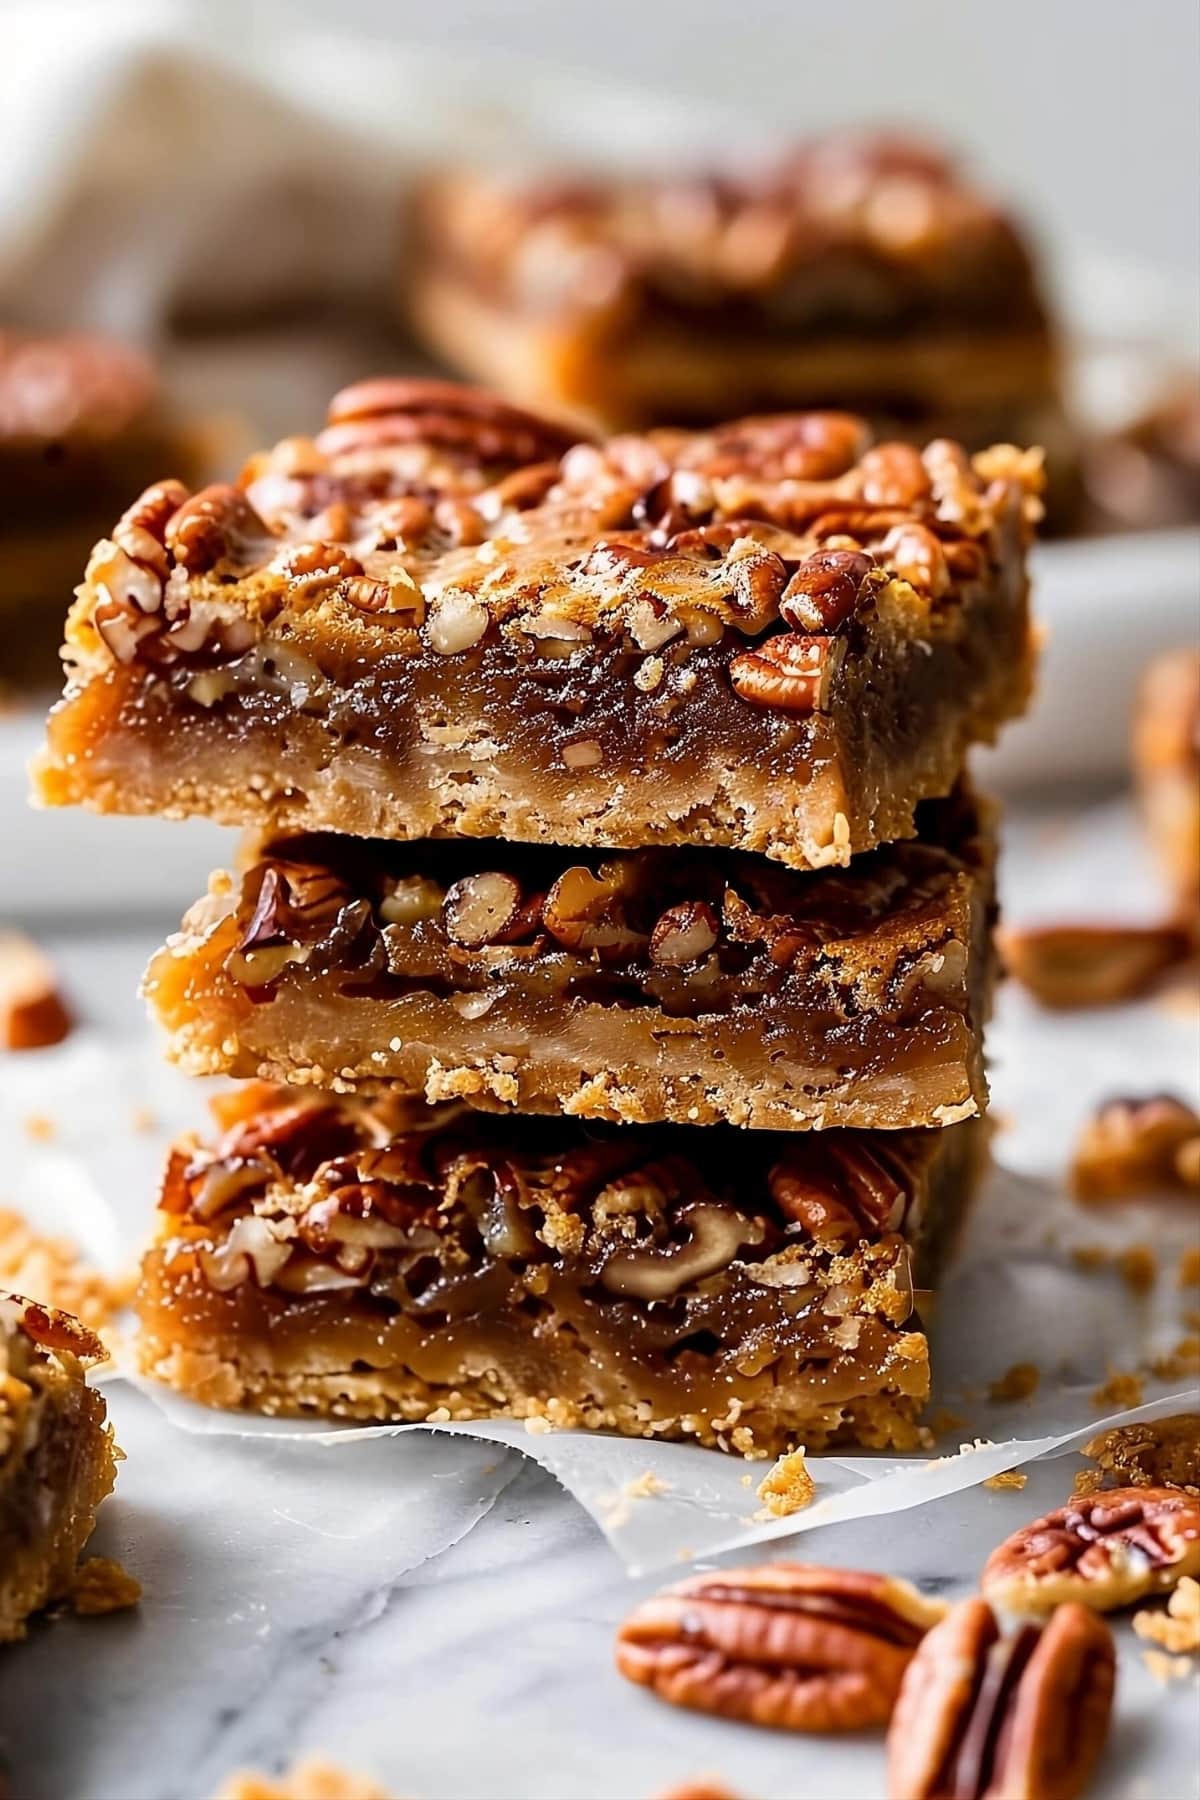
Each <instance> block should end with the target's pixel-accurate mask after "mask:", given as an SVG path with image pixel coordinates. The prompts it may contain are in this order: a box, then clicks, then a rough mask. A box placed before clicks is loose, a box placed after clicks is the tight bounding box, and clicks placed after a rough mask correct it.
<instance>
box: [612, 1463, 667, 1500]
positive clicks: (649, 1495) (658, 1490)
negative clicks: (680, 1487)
mask: <svg viewBox="0 0 1200 1800" xmlns="http://www.w3.org/2000/svg"><path fill="white" fill-rule="evenodd" d="M621 1491H622V1493H623V1494H624V1495H625V1498H626V1499H627V1500H653V1499H654V1498H655V1496H656V1495H658V1494H669V1493H670V1491H671V1484H670V1482H669V1481H664V1480H663V1478H662V1476H661V1475H656V1474H655V1473H654V1470H653V1469H644V1470H643V1471H642V1473H641V1474H640V1475H635V1476H634V1478H633V1480H632V1481H627V1482H626V1483H625V1486H624V1487H623V1488H622V1490H621Z"/></svg>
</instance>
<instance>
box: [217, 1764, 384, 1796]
mask: <svg viewBox="0 0 1200 1800" xmlns="http://www.w3.org/2000/svg"><path fill="white" fill-rule="evenodd" d="M215 1800H390V1796H389V1795H388V1794H387V1793H386V1792H385V1790H384V1789H383V1788H381V1787H380V1786H379V1784H378V1782H375V1781H371V1780H369V1779H368V1777H367V1776H365V1775H356V1774H354V1773H353V1772H352V1771H351V1770H349V1769H340V1768H338V1767H337V1766H336V1764H334V1763H327V1762H324V1761H322V1760H321V1758H319V1757H313V1758H311V1759H306V1760H305V1761H304V1762H300V1763H296V1764H295V1765H294V1766H293V1767H292V1768H291V1769H289V1770H288V1771H287V1772H286V1773H285V1774H283V1775H280V1776H278V1777H275V1778H273V1777H270V1776H266V1775H258V1774H255V1772H254V1771H253V1770H252V1769H240V1770H238V1771H237V1772H236V1773H235V1774H233V1775H230V1776H229V1777H228V1779H227V1780H226V1781H224V1782H223V1783H222V1785H221V1789H220V1792H219V1793H218V1794H217V1795H216V1796H215Z"/></svg>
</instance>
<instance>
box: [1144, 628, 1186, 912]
mask: <svg viewBox="0 0 1200 1800" xmlns="http://www.w3.org/2000/svg"><path fill="white" fill-rule="evenodd" d="M1133 762H1134V772H1135V774H1136V777H1137V783H1138V789H1139V792H1140V795H1141V802H1142V813H1143V816H1144V818H1145V821H1146V825H1147V828H1148V830H1149V832H1150V838H1151V841H1152V843H1153V845H1154V848H1155V851H1156V853H1157V855H1158V859H1159V862H1160V863H1161V865H1162V868H1163V871H1164V873H1165V875H1166V877H1167V880H1168V882H1169V883H1170V886H1171V891H1172V894H1173V896H1174V899H1175V902H1176V905H1177V907H1178V911H1179V919H1180V923H1181V924H1183V925H1186V926H1187V927H1188V928H1189V930H1190V931H1191V932H1192V934H1193V936H1194V937H1195V938H1196V939H1197V941H1198V942H1200V650H1196V649H1192V648H1189V649H1184V650H1172V651H1169V652H1168V653H1167V654H1166V655H1165V656H1160V657H1157V658H1156V659H1155V661H1154V662H1152V663H1151V664H1150V667H1149V668H1148V669H1147V670H1146V673H1145V676H1144V677H1143V679H1142V684H1141V689H1140V691H1139V694H1138V701H1137V709H1136V711H1135V714H1134V724H1133Z"/></svg>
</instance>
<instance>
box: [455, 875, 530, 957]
mask: <svg viewBox="0 0 1200 1800" xmlns="http://www.w3.org/2000/svg"><path fill="white" fill-rule="evenodd" d="M443 910H444V917H445V921H446V935H447V937H448V938H450V940H451V941H452V942H453V943H455V944H461V945H462V946H463V947H464V949H467V950H479V949H482V947H483V946H484V944H504V943H508V942H510V941H511V938H512V933H513V931H514V929H520V927H522V926H524V927H525V928H526V929H528V926H529V923H530V922H529V921H528V920H526V919H525V918H524V916H523V915H524V909H523V908H522V905H521V884H520V882H519V881H514V879H513V877H512V876H511V875H501V874H499V873H498V872H496V871H494V870H484V871H482V872H481V873H480V874H478V875H464V876H463V878H462V880H461V881H456V882H455V883H454V885H453V886H452V887H451V888H449V889H448V890H447V893H446V901H445V907H444V909H443Z"/></svg>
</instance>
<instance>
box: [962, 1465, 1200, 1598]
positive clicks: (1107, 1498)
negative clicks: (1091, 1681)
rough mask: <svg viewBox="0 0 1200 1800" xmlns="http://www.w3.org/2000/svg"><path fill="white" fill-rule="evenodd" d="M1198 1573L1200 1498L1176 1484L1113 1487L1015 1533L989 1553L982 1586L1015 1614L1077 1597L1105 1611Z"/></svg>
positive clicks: (1158, 1591)
mask: <svg viewBox="0 0 1200 1800" xmlns="http://www.w3.org/2000/svg"><path fill="white" fill-rule="evenodd" d="M1198 1571H1200V1499H1197V1497H1196V1496H1195V1495H1194V1494H1188V1493H1185V1492H1184V1491H1182V1490H1181V1489H1179V1488H1170V1487H1159V1488H1154V1487H1130V1488H1112V1489H1110V1490H1107V1491H1104V1492H1101V1493H1098V1494H1092V1495H1087V1496H1082V1495H1081V1496H1080V1497H1078V1498H1077V1499H1074V1500H1070V1501H1068V1503H1067V1504H1066V1505H1065V1506H1061V1507H1059V1508H1058V1509H1057V1511H1055V1512H1052V1513H1047V1514H1046V1516H1045V1517H1044V1518H1041V1519H1035V1520H1034V1522H1033V1523H1032V1524H1031V1525H1026V1526H1024V1527H1023V1528H1022V1529H1021V1530H1020V1531H1016V1532H1014V1533H1013V1535H1012V1536H1011V1537H1009V1538H1006V1539H1005V1541H1004V1543H1002V1544H1000V1545H999V1546H998V1547H997V1548H996V1549H995V1550H993V1551H992V1554H991V1555H990V1556H989V1558H988V1560H987V1563H986V1565H985V1567H984V1571H983V1577H982V1581H981V1586H982V1588H983V1591H984V1593H985V1594H986V1595H987V1596H988V1598H989V1599H991V1600H994V1601H996V1602H997V1603H998V1604H1000V1605H1003V1606H1008V1607H1011V1608H1013V1609H1014V1611H1019V1612H1049V1611H1050V1610H1051V1609H1052V1608H1053V1607H1055V1606H1057V1605H1058V1604H1059V1603H1060V1602H1061V1601H1065V1600H1077V1601H1079V1602H1081V1603H1082V1604H1083V1605H1084V1606H1090V1607H1093V1608H1095V1609H1096V1610H1097V1611H1099V1612H1109V1611H1111V1610H1112V1609H1113V1608H1115V1607H1120V1606H1128V1605H1130V1604H1131V1602H1132V1601H1134V1600H1141V1599H1142V1598H1143V1597H1144V1596H1145V1595H1147V1594H1156V1593H1162V1592H1163V1591H1164V1590H1165V1589H1168V1588H1171V1587H1173V1586H1174V1585H1175V1583H1176V1582H1177V1581H1178V1580H1179V1578H1180V1576H1181V1575H1195V1574H1196V1573H1197V1572H1198Z"/></svg>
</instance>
